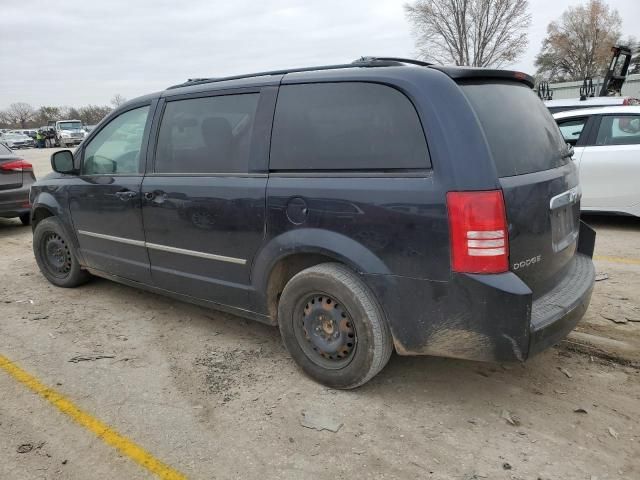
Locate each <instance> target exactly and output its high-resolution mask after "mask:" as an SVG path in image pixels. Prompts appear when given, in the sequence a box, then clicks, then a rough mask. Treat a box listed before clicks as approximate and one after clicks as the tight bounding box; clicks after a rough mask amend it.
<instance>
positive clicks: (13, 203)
mask: <svg viewBox="0 0 640 480" xmlns="http://www.w3.org/2000/svg"><path fill="white" fill-rule="evenodd" d="M29 187H30V185H24V186H22V188H17V189H15V190H4V191H2V190H0V217H2V218H13V217H19V216H20V215H23V214H25V213H27V212H29V210H30V209H31V206H30V205H29Z"/></svg>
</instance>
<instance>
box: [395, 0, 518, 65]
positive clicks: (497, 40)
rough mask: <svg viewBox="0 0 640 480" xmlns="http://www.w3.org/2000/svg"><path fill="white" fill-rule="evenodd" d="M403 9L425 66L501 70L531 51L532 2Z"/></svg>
mask: <svg viewBox="0 0 640 480" xmlns="http://www.w3.org/2000/svg"><path fill="white" fill-rule="evenodd" d="M404 8H405V11H406V14H407V17H408V19H409V21H410V22H411V24H412V25H413V33H414V35H415V37H416V46H417V47H418V51H419V55H420V56H421V57H422V58H424V59H426V60H430V61H435V62H438V63H451V62H453V63H455V64H456V65H470V66H474V67H494V68H499V67H503V66H505V65H508V64H509V63H512V62H514V61H515V60H516V59H518V57H520V55H522V53H523V52H524V50H525V49H526V47H527V43H528V40H527V28H528V27H529V24H530V23H531V15H530V14H529V12H528V10H529V2H528V0H417V1H416V2H415V3H412V4H405V6H404Z"/></svg>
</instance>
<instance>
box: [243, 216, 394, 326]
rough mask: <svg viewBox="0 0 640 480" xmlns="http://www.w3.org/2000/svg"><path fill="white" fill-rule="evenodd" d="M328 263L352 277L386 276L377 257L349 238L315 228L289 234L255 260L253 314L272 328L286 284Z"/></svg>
mask: <svg viewBox="0 0 640 480" xmlns="http://www.w3.org/2000/svg"><path fill="white" fill-rule="evenodd" d="M328 262H334V263H340V264H342V265H345V266H346V267H348V268H350V269H352V270H353V271H354V272H356V273H371V274H375V273H378V274H388V273H390V272H389V269H388V267H387V266H386V265H385V264H384V262H383V261H382V260H381V259H380V258H379V257H377V256H376V255H375V254H374V253H373V252H371V251H370V250H369V249H367V248H366V247H365V246H364V245H362V244H360V243H359V242H357V241H355V240H353V239H351V238H349V237H346V236H344V235H342V234H339V233H336V232H330V231H326V230H321V229H315V228H309V229H297V230H291V231H289V232H286V233H283V234H282V235H279V236H277V237H274V238H272V239H271V240H270V241H269V242H268V243H267V244H266V245H265V246H264V247H263V248H262V249H261V250H260V252H259V253H258V254H257V255H256V257H255V260H254V262H253V265H252V269H251V280H252V284H253V287H254V288H255V291H256V292H257V295H256V297H257V305H256V308H257V310H258V311H261V312H264V313H267V314H268V315H269V317H270V318H271V320H272V322H273V323H274V324H276V323H277V311H278V299H279V296H280V294H281V293H282V290H283V289H284V286H285V285H286V284H287V282H288V281H289V280H290V279H291V278H292V277H293V276H294V275H296V274H297V273H298V272H300V271H302V270H304V269H306V268H309V267H312V266H315V265H318V264H321V263H328Z"/></svg>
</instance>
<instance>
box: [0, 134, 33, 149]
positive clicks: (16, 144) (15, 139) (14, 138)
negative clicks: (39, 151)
mask: <svg viewBox="0 0 640 480" xmlns="http://www.w3.org/2000/svg"><path fill="white" fill-rule="evenodd" d="M0 142H2V143H4V144H6V145H7V146H8V147H9V148H11V149H17V148H29V147H35V146H36V142H35V141H34V140H33V138H31V137H29V136H27V135H23V134H22V133H14V132H9V133H3V134H2V135H0Z"/></svg>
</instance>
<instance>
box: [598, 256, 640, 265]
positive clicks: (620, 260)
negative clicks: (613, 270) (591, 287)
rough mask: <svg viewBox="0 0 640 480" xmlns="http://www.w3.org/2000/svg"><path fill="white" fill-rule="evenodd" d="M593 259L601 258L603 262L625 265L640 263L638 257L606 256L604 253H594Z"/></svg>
mask: <svg viewBox="0 0 640 480" xmlns="http://www.w3.org/2000/svg"><path fill="white" fill-rule="evenodd" d="M593 259H594V260H602V261H603V262H611V263H624V264H625V265H640V258H626V257H608V256H606V255H596V256H594V257H593Z"/></svg>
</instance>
